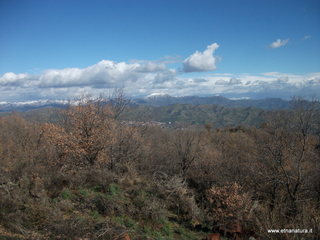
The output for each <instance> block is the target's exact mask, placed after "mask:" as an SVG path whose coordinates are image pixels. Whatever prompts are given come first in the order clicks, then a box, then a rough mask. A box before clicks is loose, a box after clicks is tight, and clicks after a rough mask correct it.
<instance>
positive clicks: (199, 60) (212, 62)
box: [183, 43, 219, 72]
mask: <svg viewBox="0 0 320 240" xmlns="http://www.w3.org/2000/svg"><path fill="white" fill-rule="evenodd" d="M218 48H219V45H218V44H217V43H213V44H211V45H209V46H207V49H206V50H204V51H203V52H199V51H196V52H195V53H194V54H192V55H191V56H189V57H188V58H187V59H185V60H184V62H183V70H184V71H185V72H205V71H212V70H215V69H216V64H217V57H216V56H213V53H214V52H215V50H217V49H218Z"/></svg>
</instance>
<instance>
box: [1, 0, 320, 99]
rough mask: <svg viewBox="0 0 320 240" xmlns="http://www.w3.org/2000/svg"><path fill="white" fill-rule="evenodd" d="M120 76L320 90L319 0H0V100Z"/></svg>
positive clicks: (138, 83) (185, 86) (226, 89)
mask: <svg viewBox="0 0 320 240" xmlns="http://www.w3.org/2000/svg"><path fill="white" fill-rule="evenodd" d="M210 46H211V47H210ZM197 51H198V52H197ZM119 86H122V87H124V88H125V90H126V91H127V92H128V94H129V95H131V96H144V95H149V94H153V93H162V94H164V93H168V94H171V95H204V94H205V95H208V94H209V95H210V94H214V95H225V96H231V97H232V96H234V97H248V96H249V97H268V96H270V97H283V98H289V97H290V96H293V95H305V97H310V96H314V95H316V96H320V1H318V0H315V1H311V0H304V1H302V0H286V1H284V0H268V1H263V0H261V1H255V0H250V1H249V0H247V1H245V0H221V1H215V0H210V1H209V0H208V1H204V0H195V1H191V0H190V1H187V0H183V1H182V0H180V1H178V0H170V1H169V0H139V1H138V0H114V1H111V0H106V1H102V0H101V1H94V0H90V1H89V0H86V1H84V0H68V1H66V0H45V1H44V0H38V1H35V0H0V91H1V92H3V94H1V96H0V101H26V100H36V99H45V98H49V99H59V98H68V97H73V96H76V95H79V94H83V93H91V94H100V93H104V92H107V91H108V90H109V89H110V88H113V87H119Z"/></svg>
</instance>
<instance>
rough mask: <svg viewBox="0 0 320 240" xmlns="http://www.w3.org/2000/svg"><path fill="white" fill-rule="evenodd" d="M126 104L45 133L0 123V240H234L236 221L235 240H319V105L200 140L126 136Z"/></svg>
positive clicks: (8, 119) (140, 131)
mask: <svg viewBox="0 0 320 240" xmlns="http://www.w3.org/2000/svg"><path fill="white" fill-rule="evenodd" d="M127 105H128V101H127V100H126V99H125V98H124V96H123V95H122V93H121V92H118V95H115V96H114V98H113V101H108V102H106V101H105V100H104V99H94V100H92V99H89V98H82V99H81V100H80V101H79V102H78V104H77V105H75V106H70V107H68V108H67V109H64V110H59V114H58V115H57V118H56V119H55V121H54V123H52V122H45V123H39V122H36V121H30V120H26V119H25V118H23V117H21V116H20V115H19V114H11V115H8V116H4V117H1V118H0V129H1V131H0V161H1V165H0V236H2V237H3V238H4V239H6V238H7V239H121V237H122V238H123V239H125V238H124V237H127V239H128V236H130V239H202V238H203V237H205V236H206V235H207V234H208V233H213V232H220V233H221V234H222V235H225V237H227V239H232V238H233V237H235V236H232V232H230V231H227V230H226V229H227V228H228V226H229V225H230V224H233V223H234V222H237V223H240V224H241V228H242V231H241V234H242V235H241V236H239V237H241V238H242V239H248V238H249V237H250V236H251V237H255V238H256V239H301V237H305V239H319V238H320V233H319V230H320V229H319V228H320V227H319V226H320V217H319V216H320V174H319V172H320V131H319V130H320V116H319V109H317V106H318V105H317V104H315V105H312V104H309V105H308V106H307V107H306V106H305V105H304V104H303V101H300V100H296V104H295V108H294V110H290V111H288V110H286V111H274V112H270V113H269V115H268V117H266V121H265V122H264V123H263V124H261V126H260V127H258V128H257V127H241V126H238V127H236V126H235V127H227V128H213V127H212V126H211V125H210V124H206V125H204V126H203V127H202V128H201V129H199V127H197V128H195V127H192V126H187V125H186V126H184V127H183V128H179V129H169V128H160V127H157V126H151V125H141V126H139V125H135V126H132V125H128V124H126V123H125V122H123V121H120V120H119V119H121V115H123V114H125V112H126V106H127ZM268 229H312V232H313V233H308V234H292V233H291V234H288V233H287V234H285V233H283V234H270V233H268V232H267V230H268ZM239 234H240V233H239ZM10 237H11V238H10Z"/></svg>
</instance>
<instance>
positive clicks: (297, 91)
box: [0, 60, 320, 102]
mask: <svg viewBox="0 0 320 240" xmlns="http://www.w3.org/2000/svg"><path fill="white" fill-rule="evenodd" d="M115 87H124V90H125V92H126V93H127V94H128V95H129V96H146V95H149V94H152V93H163V94H170V95H173V96H186V95H201V94H206V95H207V94H213V95H216V94H219V95H224V96H231V97H257V96H258V97H283V98H290V97H292V96H295V95H298V96H309V97H312V96H315V97H318V98H320V73H309V74H289V73H279V72H268V73H261V74H231V73H219V74H218V73H207V74H201V77H200V76H199V75H195V76H192V77H190V75H188V76H187V75H186V74H182V73H181V72H179V71H177V70H175V69H170V68H168V67H167V66H166V63H163V62H161V61H160V62H153V61H141V62H133V63H126V62H119V63H117V62H114V61H110V60H102V61H100V62H98V63H97V64H94V65H92V66H89V67H86V68H66V69H49V70H46V71H44V72H42V73H41V74H39V75H31V74H28V73H22V74H16V73H12V72H9V73H5V74H3V75H2V76H1V75H0V92H1V95H0V102H1V101H29V100H39V99H52V100H57V99H73V98H74V97H78V96H81V95H83V94H91V95H93V96H99V95H100V94H104V95H109V93H110V92H112V89H113V88H115Z"/></svg>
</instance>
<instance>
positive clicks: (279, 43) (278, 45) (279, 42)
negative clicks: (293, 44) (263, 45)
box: [269, 39, 289, 48]
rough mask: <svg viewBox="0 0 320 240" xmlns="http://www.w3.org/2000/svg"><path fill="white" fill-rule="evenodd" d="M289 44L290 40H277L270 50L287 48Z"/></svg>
mask: <svg viewBox="0 0 320 240" xmlns="http://www.w3.org/2000/svg"><path fill="white" fill-rule="evenodd" d="M288 42H289V39H285V40H281V39H277V40H276V41H274V42H272V43H271V44H270V45H269V47H270V48H279V47H282V46H285V45H286V44H287V43H288Z"/></svg>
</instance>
